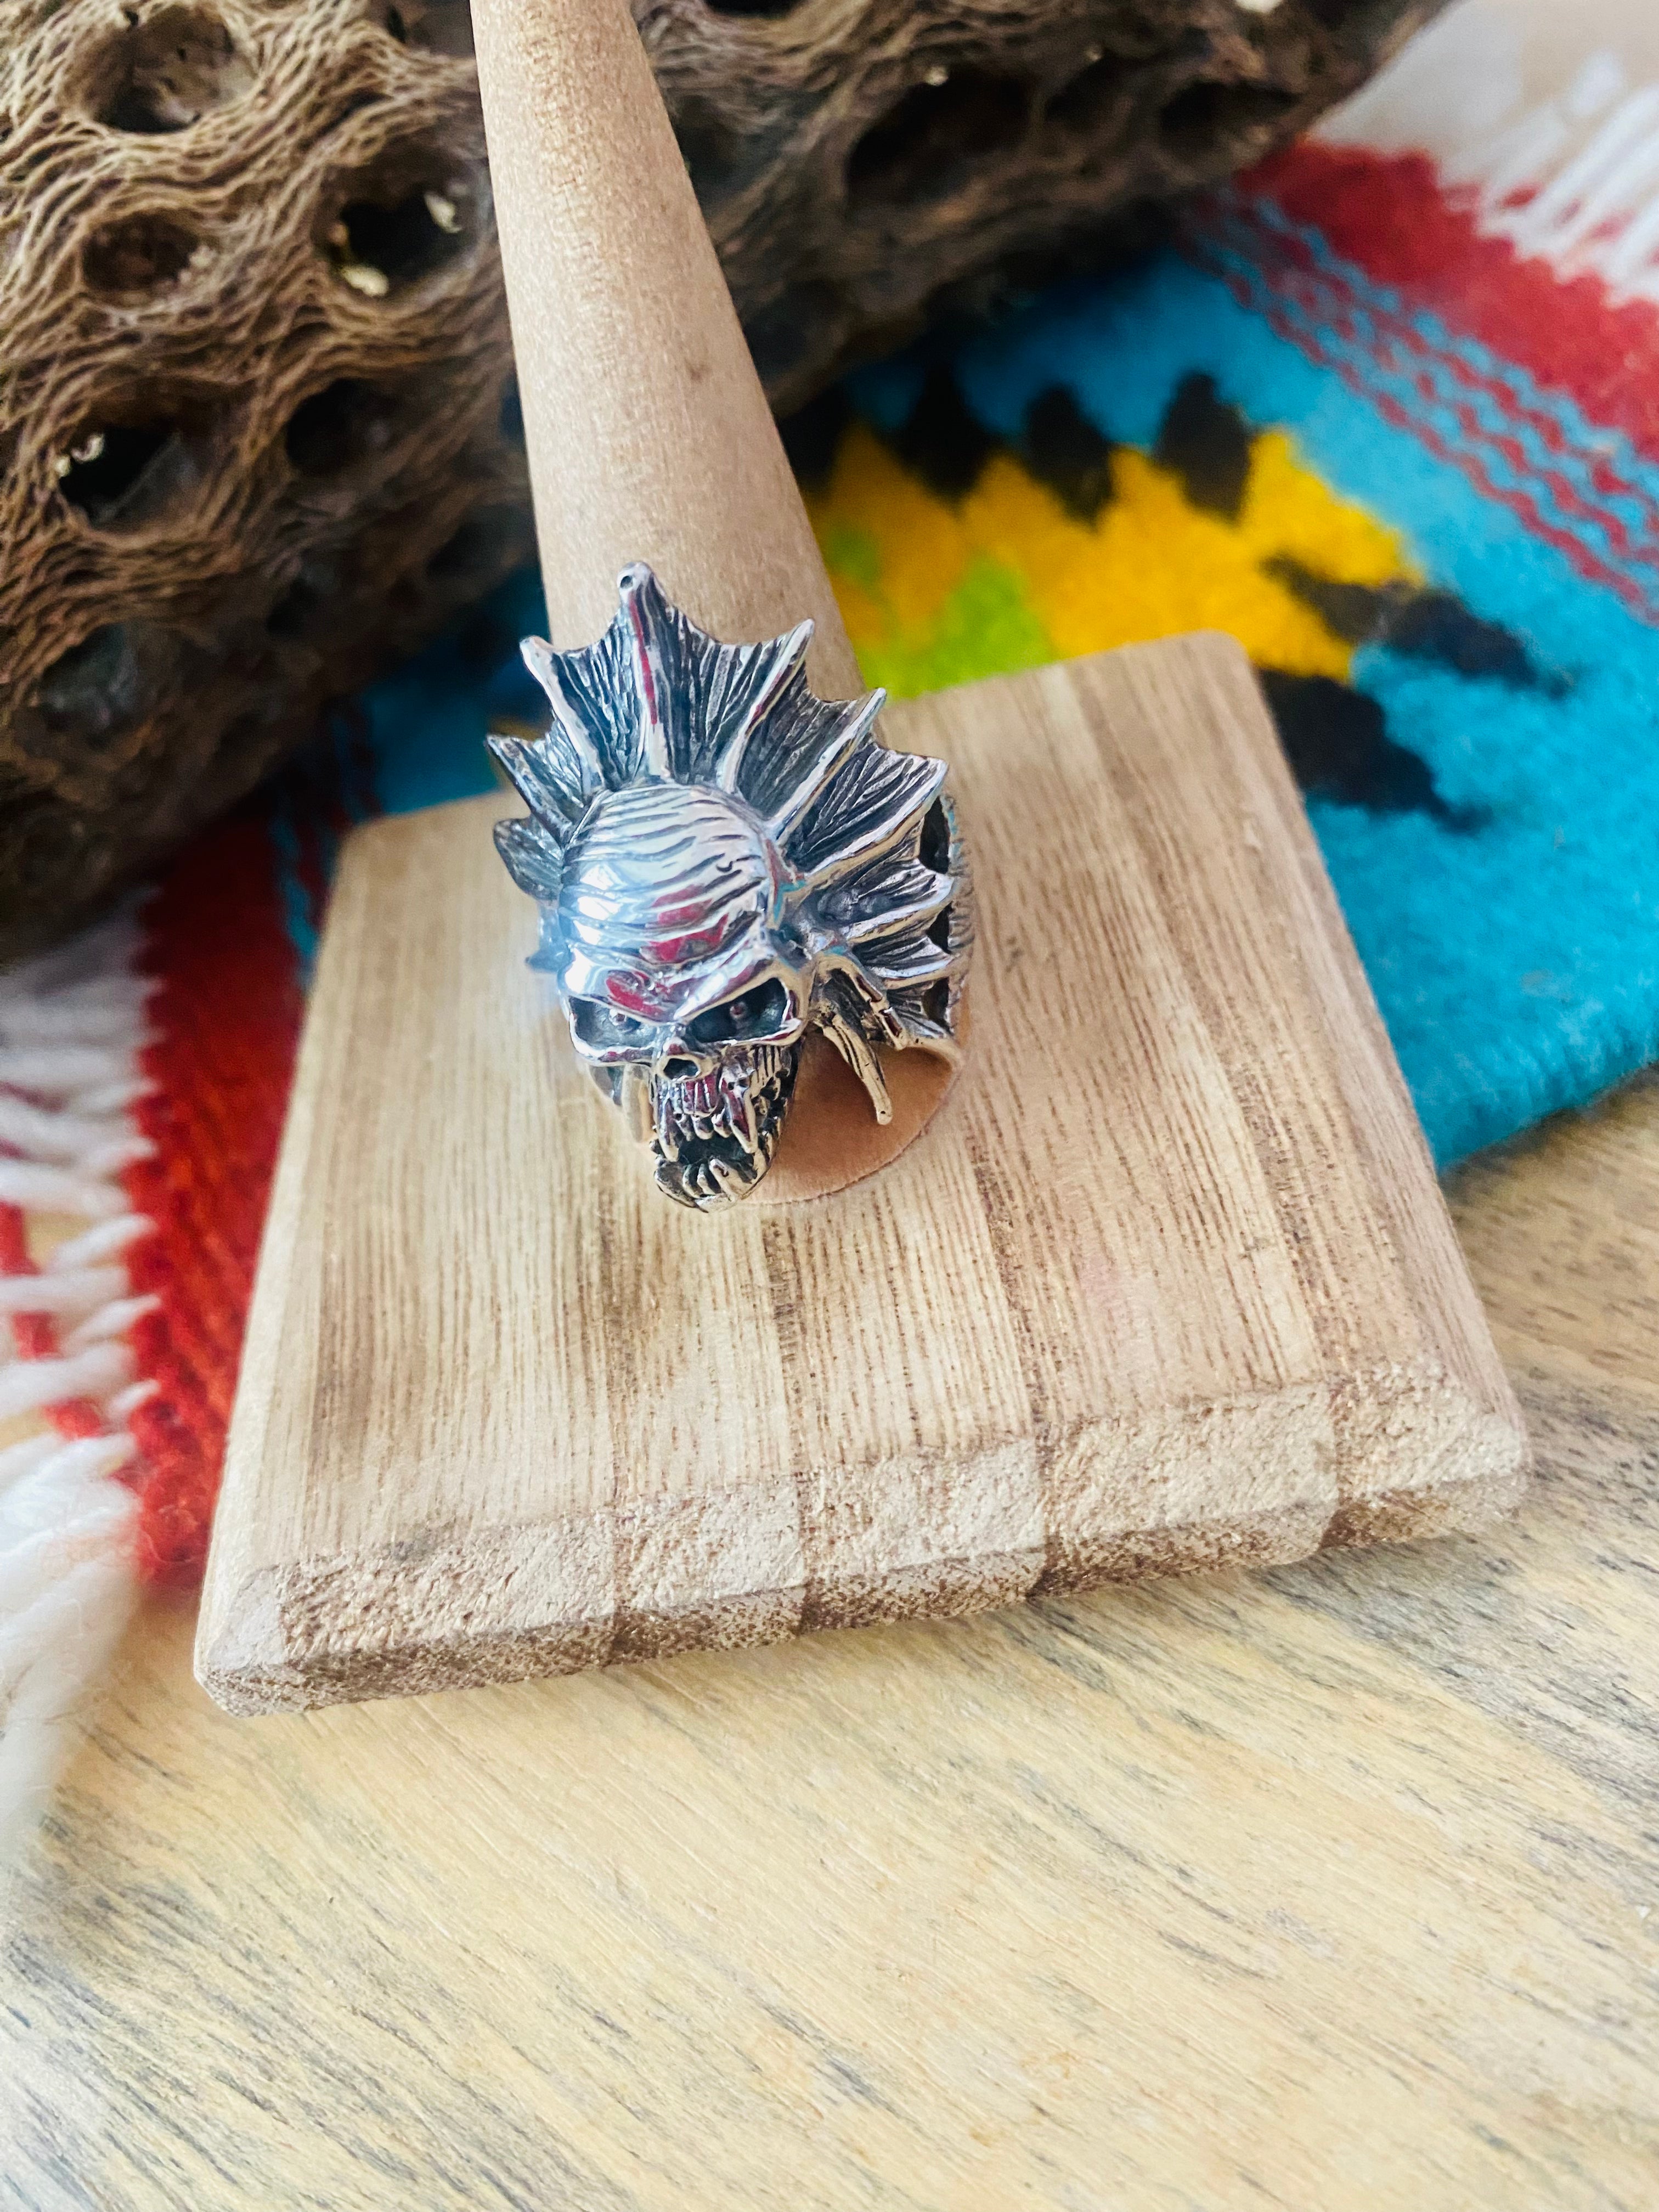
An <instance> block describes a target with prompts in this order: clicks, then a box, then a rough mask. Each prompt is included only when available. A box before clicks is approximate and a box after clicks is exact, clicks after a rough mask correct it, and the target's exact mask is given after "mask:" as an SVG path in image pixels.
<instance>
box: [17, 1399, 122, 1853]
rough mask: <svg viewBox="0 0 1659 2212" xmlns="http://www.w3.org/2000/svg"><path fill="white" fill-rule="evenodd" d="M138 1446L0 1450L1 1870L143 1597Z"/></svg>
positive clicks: (35, 1440) (30, 1441)
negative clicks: (122, 1470)
mask: <svg viewBox="0 0 1659 2212" xmlns="http://www.w3.org/2000/svg"><path fill="white" fill-rule="evenodd" d="M131 1453H132V1441H131V1437H126V1436H123V1435H118V1434H116V1435H111V1436H106V1437H88V1438H86V1439H84V1440H82V1441H79V1442H76V1443H64V1441H63V1440H62V1439H61V1438H60V1437H56V1436H52V1435H46V1436H39V1437H28V1438H27V1440H26V1441H25V1442H24V1443H21V1444H14V1445H13V1446H12V1447H11V1449H9V1451H5V1452H0V1867H3V1866H4V1865H5V1863H7V1861H8V1859H9V1857H10V1856H11V1854H12V1853H13V1852H14V1851H15V1849H16V1848H17V1846H18V1845H19V1844H21V1842H22V1840H23V1838H25V1837H26V1836H27V1835H28V1834H29V1833H30V1832H31V1831H32V1830H33V1826H34V1823H35V1821H36V1820H38V1819H39V1817H40V1814H41V1813H42V1812H43V1811H44V1809H45V1808H46V1803H47V1802H48V1799H49V1797H50V1795H51V1791H52V1784H53V1782H54V1781H55V1780H56V1778H57V1776H58V1770H59V1768H60V1766H61V1765H62V1764H63V1761H64V1757H65V1755H66V1754H67V1753H68V1752H69V1751H70V1748H71V1747H72V1746H73V1744H74V1742H75V1741H76V1734H77V1721H78V1719H79V1717H80V1708H81V1706H82V1701H83V1700H84V1699H86V1698H87V1696H88V1692H90V1691H92V1690H93V1689H94V1687H95V1686H96V1685H97V1683H98V1681H99V1680H100V1676H101V1675H102V1674H103V1672H104V1669H105V1667H106V1664H107V1662H108V1661H109V1658H110V1656H111V1654H112V1652H113V1650H114V1649H115V1646H116V1644H118V1642H119V1640H120V1637H121V1632H122V1630H123V1629H124V1628H125V1626H126V1622H127V1618H128V1615H129V1614H130V1613H131V1610H132V1605H133V1600H134V1597H135V1595H137V1577H136V1575H135V1574H134V1572H133V1544H134V1540H135V1536H136V1533H137V1519H138V1500H137V1498H136V1496H135V1495H134V1494H133V1492H131V1490H129V1489H127V1488H126V1487H125V1485H123V1484H122V1483H119V1482H117V1481H115V1480H112V1476H113V1475H114V1474H115V1471H116V1470H117V1469H118V1468H119V1467H121V1466H122V1465H123V1463H124V1462H125V1461H126V1460H127V1459H128V1458H130V1457H131Z"/></svg>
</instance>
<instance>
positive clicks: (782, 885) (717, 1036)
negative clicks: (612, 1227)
mask: <svg viewBox="0 0 1659 2212" xmlns="http://www.w3.org/2000/svg"><path fill="white" fill-rule="evenodd" d="M619 590H620V595H621V601H622V604H621V608H620V610H619V611H618V613H617V617H616V618H615V620H614V621H613V622H612V623H611V626H610V628H609V629H607V630H606V631H605V635H604V636H603V637H601V638H600V639H599V641H598V642H597V643H595V644H593V645H591V646H586V647H581V648H580V649H579V650H577V651H574V652H570V653H556V652H554V651H553V649H552V647H550V646H549V645H547V644H545V643H544V642H543V641H542V640H540V639H538V638H528V639H526V641H525V643H524V646H523V648H522V650H523V653H524V657H525V660H526V664H527V665H528V666H529V668H530V669H531V671H532V673H533V674H534V675H535V677H536V678H537V679H538V682H539V683H540V684H541V685H542V688H543V690H544V691H545V692H546V694H547V696H548V699H549V701H550V704H551V706H552V710H553V711H552V719H551V722H550V726H549V728H548V730H547V732H546V733H545V735H544V736H543V737H541V738H536V739H534V740H528V739H523V738H496V737H492V738H490V739H489V745H490V750H492V752H493V753H494V754H495V758H496V759H497V760H498V761H499V762H500V763H501V767H502V768H503V769H504V770H505V771H506V773H507V776H508V777H509V778H510V779H511V781H512V782H513V786H514V787H515V788H516V789H517V791H518V792H519V793H520V797H521V798H522V799H524V801H525V803H526V805H527V806H528V807H529V809H530V812H529V814H528V816H527V817H521V818H520V819H518V820H516V821H510V822H502V823H499V824H498V825H497V827H496V830H495V842H496V846H497V848H498V849H499V851H500V853H501V858H502V860H504V861H505V862H506V864H507V868H508V870H509V872H511V874H512V876H513V881H514V882H515V883H516V884H518V885H519V886H520V889H521V890H525V891H526V892H528V893H529V895H530V896H531V897H532V898H533V899H534V900H535V901H536V902H537V904H538V908H539V909H540V915H541V941H540V944H539V945H538V950H537V951H536V952H535V953H534V955H533V956H532V966H535V967H538V968H541V969H545V970H547V971H548V972H549V973H550V974H551V975H553V977H554V978H555V980H556V982H557V984H558V987H559V991H560V995H561V998H562V1001H563V1003H564V1006H565V1011H566V1013H567V1015H568V1018H569V1020H570V1026H571V1032H572V1036H573V1037H574V1041H575V1044H576V1048H577V1050H578V1051H579V1052H580V1054H582V1056H583V1057H584V1058H585V1059H586V1060H587V1061H588V1063H589V1065H590V1067H591V1068H592V1072H593V1073H594V1076H595V1078H596V1079H597V1080H598V1081H599V1083H600V1085H601V1086H602V1087H603V1088H604V1089H605V1091H607V1093H608V1094H609V1096H610V1097H611V1098H612V1099H613V1100H614V1101H615V1102H616V1103H617V1104H618V1105H619V1106H621V1107H622V1108H623V1111H624V1113H625V1114H626V1115H627V1116H628V1119H629V1124H630V1127H632V1128H633V1129H634V1131H635V1133H636V1134H637V1135H638V1136H639V1137H640V1138H641V1140H642V1141H644V1142H646V1143H648V1144H649V1145H650V1146H651V1147H652V1149H653V1152H654V1153H655V1154H656V1159H657V1180H658V1182H659V1184H660V1185H661V1187H662V1188H664V1190H665V1191H666V1192H667V1193H668V1194H669V1195H670V1196H671V1197H674V1198H677V1199H679V1200H682V1201H683V1202H684V1203H685V1204H688V1205H692V1206H719V1205H721V1204H724V1203H726V1202H727V1201H729V1200H732V1199H734V1198H738V1197H741V1196H743V1195H744V1194H745V1193H746V1192H747V1191H748V1190H749V1189H750V1188H753V1186H754V1184H755V1183H756V1182H757V1181H758V1180H759V1178H760V1176H761V1175H762V1174H763V1173H764V1171H765V1169H766V1167H767V1166H768V1165H769V1163H770V1160H771V1157H772V1153H773V1151H774V1150H775V1145H776V1140H777V1133H778V1129H779V1127H780V1126H781V1121H782V1117H783V1114H784V1112H785V1111H786V1110H787V1105H788V1103H789V1097H790V1093H791V1091H793V1084H794V1077H795V1071H796V1066H797V1064H798V1062H799V1047H800V1040H801V1038H802V1036H804V1034H805V1030H807V1029H808V1028H809V1027H815V1028H818V1029H821V1030H823V1032H824V1034H825V1035H826V1036H828V1037H829V1040H830V1042H832V1043H833V1044H834V1045H835V1046H836V1048H837V1049H838V1050H839V1051H840V1052H841V1053H842V1055H843V1057H844V1058H845V1059H846V1060H848V1063H849V1065H850V1066H852V1067H853V1068H854V1070H855V1072H856V1073H858V1075H859V1076H860V1079H861V1080H862V1081H863V1083H864V1085H865V1087H866V1091H868V1092H869V1095H870V1099H871V1103H872V1107H873V1108H874V1110H875V1112H876V1115H877V1116H878V1119H880V1120H882V1121H885V1120H887V1119H888V1118H889V1116H890V1113H891V1108H890V1103H889V1101H888V1096H887V1087H886V1084H885V1081H884V1079H883V1076H882V1072H881V1062H880V1059H879V1048H882V1047H887V1048H890V1049H898V1048H904V1047H907V1046H911V1045H920V1046H921V1047H923V1048H925V1049H927V1050H929V1051H932V1052H937V1053H942V1054H946V1055H949V1056H954V1055H955V1054H956V1051H957V1027H958V1022H959V1017H960V1009H961V1003H962V994H963V985H964V981H965V978H966V973H967V969H968V963H969V955H970V952H971V950H972V942H973V915H972V895H971V887H970V884H969V875H968V868H967V862H966V858H965V855H964V853H963V845H962V839H961V836H960V833H959V830H958V828H957V819H956V814H955V811H954V809H953V807H952V805H951V800H950V799H949V798H948V796H947V795H946V793H945V772H946V771H945V763H944V762H942V761H935V760H928V759H926V758H924V757H921V756H920V755H917V754H913V753H900V752H892V751H890V750H888V749H887V748H886V747H885V746H884V745H883V744H880V743H879V742H878V739H877V738H876V737H875V735H874V725H875V721H876V717H877V715H878V714H879V713H880V711H881V708H882V706H883V704H884V698H885V694H884V693H883V692H880V691H875V692H872V693H871V694H870V695H869V696H867V697H866V698H865V699H862V700H851V701H846V702H839V701H831V700H823V699H818V698H816V697H814V696H813V695H812V693H811V690H809V689H808V687H807V682H806V674H805V653H806V647H807V645H808V643H809V641H811V635H812V625H811V623H800V624H799V626H798V627H797V628H796V629H793V630H791V631H790V632H789V634H788V635H787V636H785V637H781V638H776V639H774V640H773V641H770V642H769V643H766V644H762V645H722V644H720V642H719V641H716V640H715V639H714V638H711V637H709V636H707V635H705V634H704V633H703V632H702V630H700V629H698V628H697V627H696V623H693V622H691V621H690V620H689V619H688V617H686V616H684V614H682V613H681V612H680V611H679V610H678V608H676V607H674V606H672V605H671V604H670V602H669V601H668V599H666V597H665V595H664V593H663V592H662V589H661V587H660V586H659V584H658V582H657V580H656V578H655V577H654V576H653V574H652V573H651V571H650V569H649V568H645V567H643V566H636V567H634V568H628V569H625V570H624V571H623V575H622V577H621V579H620V583H619Z"/></svg>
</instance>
